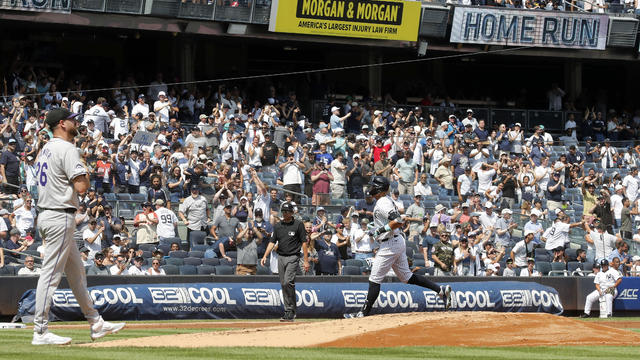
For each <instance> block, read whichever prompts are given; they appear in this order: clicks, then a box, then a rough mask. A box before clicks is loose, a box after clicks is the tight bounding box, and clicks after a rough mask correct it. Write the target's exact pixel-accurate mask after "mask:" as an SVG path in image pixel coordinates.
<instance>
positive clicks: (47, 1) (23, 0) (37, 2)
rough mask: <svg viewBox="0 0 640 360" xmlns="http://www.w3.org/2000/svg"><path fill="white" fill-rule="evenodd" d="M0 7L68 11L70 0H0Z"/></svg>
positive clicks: (21, 9)
mask: <svg viewBox="0 0 640 360" xmlns="http://www.w3.org/2000/svg"><path fill="white" fill-rule="evenodd" d="M0 9H3V10H19V11H39V12H57V13H67V14H68V13H70V12H71V0H0Z"/></svg>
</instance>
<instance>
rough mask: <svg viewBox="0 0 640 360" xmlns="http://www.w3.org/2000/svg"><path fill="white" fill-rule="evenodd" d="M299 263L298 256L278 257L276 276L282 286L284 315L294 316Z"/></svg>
mask: <svg viewBox="0 0 640 360" xmlns="http://www.w3.org/2000/svg"><path fill="white" fill-rule="evenodd" d="M299 262H300V256H298V255H291V256H282V255H278V276H280V285H281V286H282V300H283V301H284V312H285V314H286V313H290V314H291V315H295V314H296V273H297V272H298V270H299V269H300V265H299Z"/></svg>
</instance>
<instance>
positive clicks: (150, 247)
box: [138, 244, 156, 252]
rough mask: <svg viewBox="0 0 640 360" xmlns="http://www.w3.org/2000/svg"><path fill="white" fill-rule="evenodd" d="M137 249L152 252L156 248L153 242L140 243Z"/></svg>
mask: <svg viewBox="0 0 640 360" xmlns="http://www.w3.org/2000/svg"><path fill="white" fill-rule="evenodd" d="M138 249H140V250H142V251H151V252H154V251H155V250H156V246H155V244H140V245H138Z"/></svg>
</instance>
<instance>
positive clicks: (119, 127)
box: [110, 117, 129, 140]
mask: <svg viewBox="0 0 640 360" xmlns="http://www.w3.org/2000/svg"><path fill="white" fill-rule="evenodd" d="M110 126H111V127H112V128H113V139H114V140H117V139H118V135H120V134H123V135H126V134H128V133H129V121H127V120H125V119H120V118H117V117H116V118H113V119H112V120H111V124H110Z"/></svg>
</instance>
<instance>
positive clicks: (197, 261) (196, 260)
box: [183, 257, 202, 266]
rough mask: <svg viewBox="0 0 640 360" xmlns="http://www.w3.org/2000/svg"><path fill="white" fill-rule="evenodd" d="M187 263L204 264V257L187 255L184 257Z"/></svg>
mask: <svg viewBox="0 0 640 360" xmlns="http://www.w3.org/2000/svg"><path fill="white" fill-rule="evenodd" d="M183 261H184V264H185V265H193V266H198V265H201V264H202V258H197V257H186V258H184V259H183Z"/></svg>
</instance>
